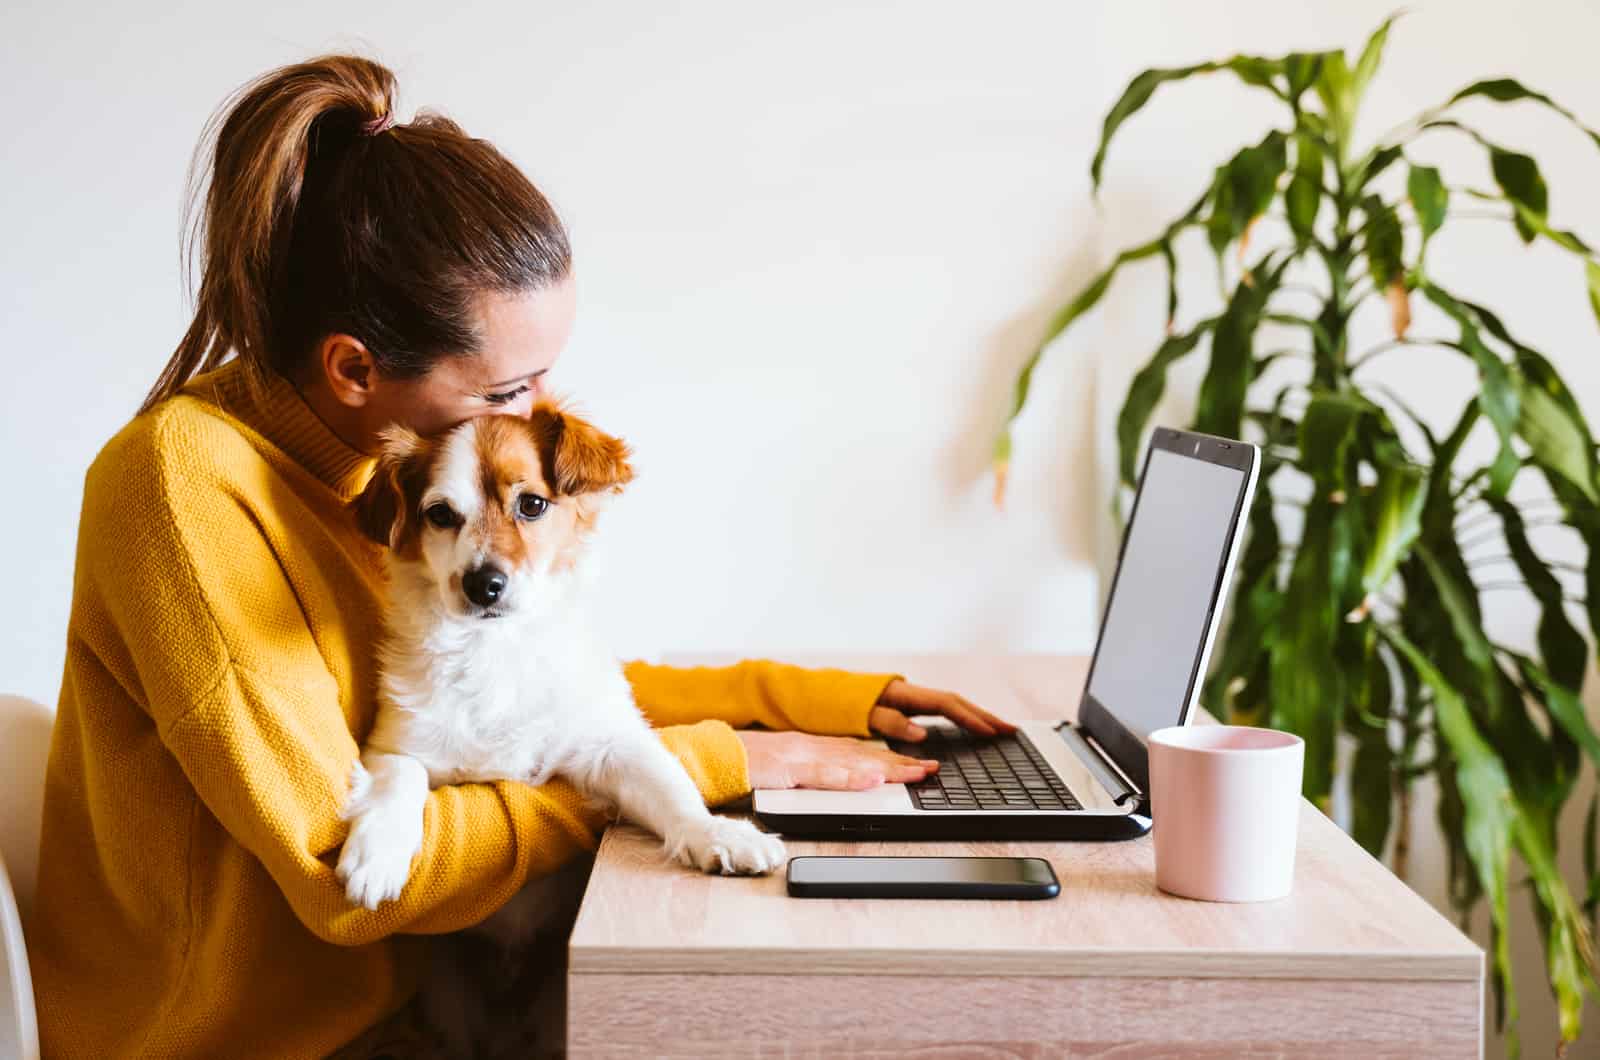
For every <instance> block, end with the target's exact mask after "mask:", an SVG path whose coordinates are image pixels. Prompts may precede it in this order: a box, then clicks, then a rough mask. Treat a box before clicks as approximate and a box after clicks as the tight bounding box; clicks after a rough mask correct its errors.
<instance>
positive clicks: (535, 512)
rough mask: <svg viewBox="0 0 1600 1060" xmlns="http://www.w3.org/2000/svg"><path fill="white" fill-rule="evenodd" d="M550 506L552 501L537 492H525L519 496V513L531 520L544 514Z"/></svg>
mask: <svg viewBox="0 0 1600 1060" xmlns="http://www.w3.org/2000/svg"><path fill="white" fill-rule="evenodd" d="M549 507H550V502H549V501H547V500H545V499H544V498H543V497H541V496H539V495H538V494H536V493H524V494H523V495H522V496H520V497H518V498H517V514H518V515H520V516H522V517H523V518H524V519H527V520H528V521H530V522H531V521H533V520H534V519H537V518H539V516H541V515H543V514H544V513H545V511H546V510H548V509H549Z"/></svg>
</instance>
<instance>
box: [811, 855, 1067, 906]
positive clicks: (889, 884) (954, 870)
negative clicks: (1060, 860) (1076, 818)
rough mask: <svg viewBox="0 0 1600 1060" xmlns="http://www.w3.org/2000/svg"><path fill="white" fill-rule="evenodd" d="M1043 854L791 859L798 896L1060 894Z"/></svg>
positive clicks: (997, 895) (1018, 895)
mask: <svg viewBox="0 0 1600 1060" xmlns="http://www.w3.org/2000/svg"><path fill="white" fill-rule="evenodd" d="M1060 893H1061V883H1060V881H1058V880H1057V879H1056V873H1055V870H1054V869H1052V868H1051V867H1050V863H1049V862H1048V861H1046V860H1044V859H1043V858H978V857H973V858H887V857H820V856H807V857H797V858H790V859H789V895H790V897H792V898H1054V897H1055V896H1056V895H1058V894H1060Z"/></svg>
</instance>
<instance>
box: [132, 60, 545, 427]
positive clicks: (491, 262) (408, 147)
mask: <svg viewBox="0 0 1600 1060" xmlns="http://www.w3.org/2000/svg"><path fill="white" fill-rule="evenodd" d="M396 94H397V93H396V84H395V78H394V75H393V74H392V73H391V72H390V71H389V70H388V69H387V68H385V67H383V66H382V65H380V64H378V63H376V62H373V61H371V60H369V59H363V58H358V57H354V56H326V57H323V58H320V59H314V60H312V61H310V62H306V63H300V64H296V65H293V66H286V67H283V68H281V69H278V70H274V71H272V72H270V73H267V74H265V75H264V76H262V77H260V78H258V79H256V80H255V81H252V82H251V83H249V84H247V85H245V86H244V87H243V88H241V89H240V90H239V91H238V92H237V93H236V94H235V95H234V96H233V97H231V98H230V100H229V101H228V102H227V103H225V104H224V105H223V107H222V108H221V109H219V110H218V112H217V114H216V115H215V116H213V118H212V119H211V121H210V122H209V123H208V125H207V129H206V134H205V135H204V136H203V137H202V139H201V146H200V148H199V149H198V150H197V152H196V155H195V163H194V165H192V166H191V170H190V174H191V181H190V184H191V192H190V202H189V207H188V216H189V220H188V221H187V223H186V225H185V228H186V233H187V234H186V239H185V248H184V249H185V257H186V259H187V260H190V261H191V262H192V260H193V258H194V256H195V255H194V251H195V248H196V247H197V246H198V247H199V249H200V256H201V259H202V269H201V279H200V285H199V293H198V295H197V297H196V300H195V315H194V320H193V322H191V323H190V325H189V328H188V330H187V331H186V332H185V333H184V336H183V340H182V341H181V342H180V343H179V344H178V348H177V350H176V351H175V352H174V353H173V355H172V358H171V360H169V361H168V362H167V365H166V368H165V369H163V371H162V373H161V376H160V378H159V379H158V380H157V381H156V383H155V385H154V386H153V387H152V388H151V389H150V392H149V394H148V395H147V396H146V397H145V400H144V403H143V405H142V406H141V407H140V411H141V412H142V411H145V410H147V409H149V408H151V407H152V406H154V405H156V404H157V403H159V402H160V401H162V400H163V399H164V398H167V397H169V396H171V395H172V394H174V393H176V392H177V391H178V390H179V389H180V388H182V386H183V385H184V384H185V383H186V382H188V380H189V379H190V378H192V377H193V376H194V375H195V374H196V373H198V372H204V371H208V370H210V369H212V368H215V367H217V366H218V365H220V364H222V363H223V362H224V361H226V360H227V359H228V358H229V356H230V355H234V356H237V357H238V359H239V361H240V362H241V365H242V367H243V369H244V372H245V375H246V378H247V380H248V381H250V382H251V383H255V384H259V383H260V382H262V381H263V380H264V379H266V378H267V376H268V374H269V373H274V372H275V373H278V374H280V375H284V376H288V377H291V378H292V377H293V376H294V375H295V374H296V373H297V372H298V371H300V370H301V369H303V367H304V365H305V364H306V362H307V360H308V358H309V355H310V352H311V350H312V349H313V348H314V346H315V344H316V343H317V342H319V341H320V340H321V339H322V338H323V337H325V336H326V335H329V334H333V333H345V334H350V335H353V336H354V337H356V338H357V339H359V340H361V342H362V343H363V344H364V345H366V346H367V348H368V349H369V351H371V352H372V354H373V358H374V360H375V362H376V363H377V367H378V370H379V371H380V372H383V373H386V374H389V375H394V376H399V377H410V376H417V375H422V374H425V373H426V372H427V371H428V370H429V369H431V368H432V366H433V364H434V363H435V362H436V361H437V360H439V359H440V358H441V357H446V356H459V355H464V354H469V353H472V352H475V351H476V350H477V348H478V341H479V339H478V335H477V330H476V326H475V324H476V321H475V317H474V315H473V312H472V300H473V296H474V295H475V294H477V293H479V292H481V291H484V290H497V291H516V290H526V289H533V288H538V287H542V286H547V285H549V284H551V283H554V282H556V281H558V280H560V279H561V278H562V277H563V276H565V275H566V273H567V272H568V271H569V269H570V267H571V250H570V248H569V246H568V242H567V237H566V233H565V231H564V229H563V228H562V226H561V223H560V220H559V219H558V218H557V217H556V215H555V211H554V210H553V209H552V208H551V207H550V204H549V203H548V202H547V201H546V200H545V198H544V196H543V195H541V194H540V193H539V191H538V190H537V189H536V188H535V187H534V186H533V185H532V183H530V182H529V181H528V179H527V177H525V176H524V175H523V174H522V173H521V172H520V171H519V170H518V169H517V168H516V166H514V165H513V164H512V163H511V162H510V161H508V160H507V159H506V158H505V157H504V156H503V155H501V154H500V153H499V152H498V151H496V150H495V148H494V147H493V146H492V145H490V144H488V143H487V142H486V141H483V140H474V139H471V138H469V137H468V136H467V135H466V134H465V133H464V132H463V131H462V130H461V128H460V127H459V126H457V125H456V124H455V123H454V122H451V121H449V120H448V119H445V118H442V117H438V116H435V115H426V116H423V117H421V118H419V119H418V120H417V121H415V122H413V123H411V124H408V125H401V126H395V125H394V124H393V122H394V104H395V97H396ZM212 141H214V146H213V148H212V150H211V151H210V153H209V158H208V157H207V150H206V147H207V144H208V143H211V142H212ZM208 176H209V181H207V180H206V178H207V177H208ZM202 184H204V185H206V191H205V196H204V201H203V205H200V208H199V209H198V210H197V209H196V206H197V204H199V198H200V197H199V189H200V187H201V186H202Z"/></svg>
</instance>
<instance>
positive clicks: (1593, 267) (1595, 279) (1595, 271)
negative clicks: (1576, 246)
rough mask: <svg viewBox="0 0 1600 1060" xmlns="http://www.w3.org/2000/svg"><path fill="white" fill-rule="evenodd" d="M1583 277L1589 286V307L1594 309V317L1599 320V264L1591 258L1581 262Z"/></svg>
mask: <svg viewBox="0 0 1600 1060" xmlns="http://www.w3.org/2000/svg"><path fill="white" fill-rule="evenodd" d="M1583 278H1584V281H1585V282H1586V284H1587V285H1588V288H1589V308H1590V309H1592V310H1593V311H1594V318H1595V320H1596V321H1600V265H1597V264H1596V263H1595V262H1594V261H1593V259H1590V260H1588V261H1585V262H1584V263H1583Z"/></svg>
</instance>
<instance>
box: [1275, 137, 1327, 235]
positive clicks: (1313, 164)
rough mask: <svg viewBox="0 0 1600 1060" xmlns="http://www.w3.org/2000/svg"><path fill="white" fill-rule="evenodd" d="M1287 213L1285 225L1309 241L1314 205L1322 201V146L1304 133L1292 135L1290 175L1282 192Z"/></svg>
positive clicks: (1315, 222) (1315, 221) (1315, 206)
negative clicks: (1293, 136) (1292, 166)
mask: <svg viewBox="0 0 1600 1060" xmlns="http://www.w3.org/2000/svg"><path fill="white" fill-rule="evenodd" d="M1283 198H1284V205H1285V207H1286V209H1287V210H1288V212H1289V227H1290V228H1291V229H1292V230H1293V231H1294V234H1295V236H1296V237H1297V238H1299V239H1300V240H1302V241H1305V240H1309V239H1311V238H1312V236H1313V235H1314V234H1315V231H1316V224H1317V207H1318V206H1320V205H1321V204H1322V148H1321V147H1320V146H1318V144H1317V141H1316V140H1315V139H1314V138H1312V137H1310V136H1307V135H1306V134H1305V133H1297V134H1295V138H1294V177H1293V179H1291V180H1290V181H1289V188H1288V190H1287V191H1285V192H1284V196H1283Z"/></svg>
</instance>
